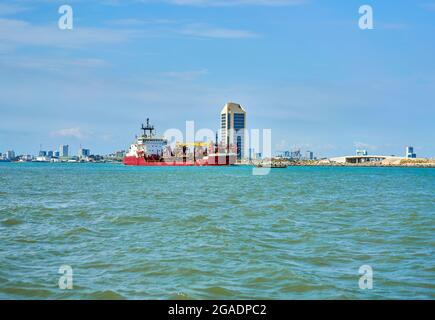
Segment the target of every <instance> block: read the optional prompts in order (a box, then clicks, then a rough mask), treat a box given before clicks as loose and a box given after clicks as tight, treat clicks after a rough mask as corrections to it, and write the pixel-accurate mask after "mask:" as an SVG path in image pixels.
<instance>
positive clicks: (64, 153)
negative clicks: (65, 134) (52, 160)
mask: <svg viewBox="0 0 435 320" xmlns="http://www.w3.org/2000/svg"><path fill="white" fill-rule="evenodd" d="M59 151H60V156H61V157H68V154H69V146H68V145H67V144H65V145H61V146H60V150H59Z"/></svg>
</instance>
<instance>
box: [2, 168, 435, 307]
mask: <svg viewBox="0 0 435 320" xmlns="http://www.w3.org/2000/svg"><path fill="white" fill-rule="evenodd" d="M62 265H69V266H71V268H72V269H73V289H72V290H62V289H60V288H59V286H58V281H59V277H61V276H62V275H61V274H59V273H58V271H59V267H60V266H62ZM362 265H369V266H371V267H372V269H373V272H374V274H373V289H372V290H362V289H360V288H359V284H358V283H359V278H360V277H361V275H360V274H359V273H358V271H359V268H360V266H362ZM382 298H385V299H434V298H435V169H417V168H342V167H339V168H333V167H291V168H288V169H276V170H272V172H271V174H269V175H267V176H254V175H252V170H251V168H249V167H229V168H211V167H198V168H181V167H178V168H152V167H125V166H123V165H112V164H36V163H34V164H32V163H0V299H382Z"/></svg>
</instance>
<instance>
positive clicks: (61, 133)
mask: <svg viewBox="0 0 435 320" xmlns="http://www.w3.org/2000/svg"><path fill="white" fill-rule="evenodd" d="M52 135H53V136H58V137H65V138H76V139H83V138H85V137H86V136H87V134H86V133H85V132H83V130H82V129H81V128H79V127H77V128H66V129H60V130H57V131H54V132H52Z"/></svg>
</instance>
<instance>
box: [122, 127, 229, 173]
mask: <svg viewBox="0 0 435 320" xmlns="http://www.w3.org/2000/svg"><path fill="white" fill-rule="evenodd" d="M141 130H142V131H143V134H142V135H141V136H140V137H137V138H136V140H135V141H134V142H133V143H132V144H131V146H130V148H129V150H128V152H127V153H126V155H125V157H124V160H123V163H124V164H125V165H127V166H231V165H234V164H235V163H236V161H237V150H236V148H235V147H234V146H230V145H228V146H226V145H224V144H222V143H218V137H217V134H216V141H215V142H214V143H213V142H211V141H210V142H192V143H182V142H177V143H176V144H175V146H173V147H171V146H170V145H169V144H168V140H167V139H165V138H162V137H157V136H156V134H155V129H154V126H152V125H150V123H149V119H147V123H146V126H145V125H143V124H142V127H141Z"/></svg>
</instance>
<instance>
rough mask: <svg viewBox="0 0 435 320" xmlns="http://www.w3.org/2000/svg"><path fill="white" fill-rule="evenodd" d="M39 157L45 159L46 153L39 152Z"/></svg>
mask: <svg viewBox="0 0 435 320" xmlns="http://www.w3.org/2000/svg"><path fill="white" fill-rule="evenodd" d="M39 156H40V157H46V156H47V151H42V150H41V151H39Z"/></svg>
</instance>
